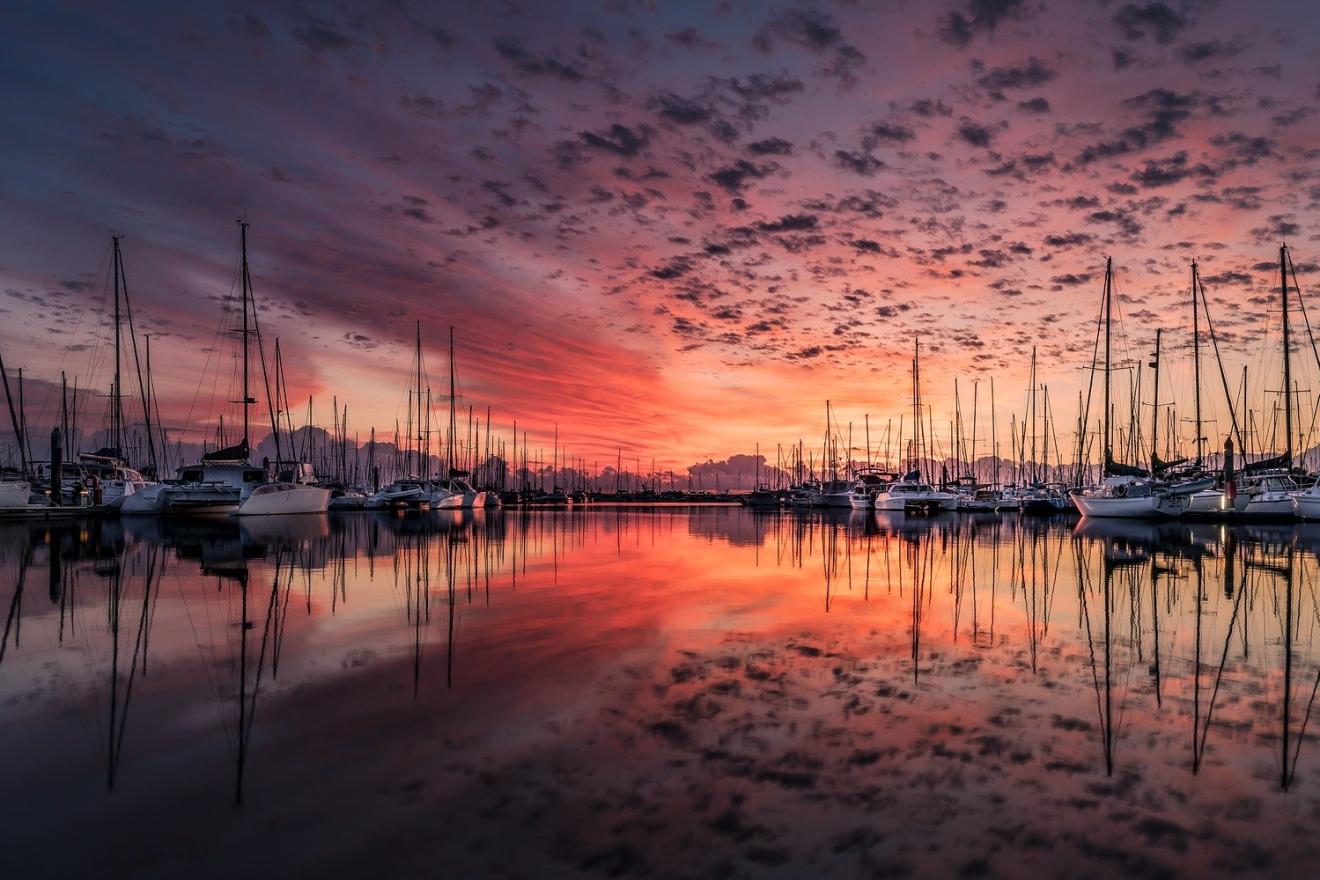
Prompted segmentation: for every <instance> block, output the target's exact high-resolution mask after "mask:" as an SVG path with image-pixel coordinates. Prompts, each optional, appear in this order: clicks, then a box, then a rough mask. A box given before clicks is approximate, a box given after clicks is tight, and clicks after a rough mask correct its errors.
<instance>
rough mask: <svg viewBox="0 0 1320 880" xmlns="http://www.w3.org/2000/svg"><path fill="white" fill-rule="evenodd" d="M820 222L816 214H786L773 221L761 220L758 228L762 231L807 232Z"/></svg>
mask: <svg viewBox="0 0 1320 880" xmlns="http://www.w3.org/2000/svg"><path fill="white" fill-rule="evenodd" d="M819 223H820V220H819V218H817V217H816V215H814V214H785V215H784V216H783V217H780V218H779V219H778V220H775V221H773V222H764V221H762V222H760V223H757V224H756V228H757V229H759V230H760V231H762V232H805V231H807V230H809V229H815V228H816V227H817V226H818V225H819Z"/></svg>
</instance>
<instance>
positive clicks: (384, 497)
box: [362, 321, 433, 510]
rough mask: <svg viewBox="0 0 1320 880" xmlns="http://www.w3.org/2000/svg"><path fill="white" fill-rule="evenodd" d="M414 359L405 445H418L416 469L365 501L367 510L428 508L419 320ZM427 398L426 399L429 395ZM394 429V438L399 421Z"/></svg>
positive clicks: (407, 453)
mask: <svg viewBox="0 0 1320 880" xmlns="http://www.w3.org/2000/svg"><path fill="white" fill-rule="evenodd" d="M413 358H414V360H413V364H414V367H415V368H416V382H417V385H416V388H414V389H411V390H409V392H408V395H409V398H410V402H409V404H408V437H409V440H408V442H409V444H411V443H413V442H414V441H415V442H416V443H417V449H416V450H415V452H416V457H415V459H414V460H415V461H416V463H417V467H416V469H415V470H414V472H413V473H411V474H408V475H406V476H403V477H399V478H398V479H396V480H394V481H393V482H391V483H389V484H387V485H385V486H382V487H380V488H378V489H377V490H376V491H375V492H374V493H373V494H372V495H371V496H370V497H368V498H367V500H366V502H365V503H364V504H363V505H362V506H363V507H365V508H367V509H368V510H385V509H392V508H404V507H416V508H420V507H423V506H425V507H427V508H429V507H430V506H431V493H432V491H433V487H432V486H431V483H430V481H429V480H428V479H427V478H426V472H427V470H428V466H429V465H428V461H427V459H428V458H429V450H430V441H429V440H426V449H423V439H424V438H427V437H429V436H430V414H429V406H428V408H427V409H428V414H427V423H426V424H425V425H424V424H423V423H422V400H423V399H424V398H423V396H422V322H421V321H418V322H417V337H416V344H415V347H414V354H413ZM413 399H415V400H416V401H417V406H416V409H415V410H414V408H413V405H412V403H411V400H413ZM426 399H429V392H428V395H427V398H426ZM414 412H416V413H417V433H416V434H414V433H413V430H412V427H413V425H412V419H413V413H414ZM394 427H395V434H396V435H397V433H398V422H395V425H394ZM396 443H397V436H396ZM413 451H414V450H412V449H411V447H410V448H409V449H401V450H399V454H400V455H402V456H403V458H404V461H405V463H406V461H407V459H408V457H409V456H410V454H411V453H412V452H413Z"/></svg>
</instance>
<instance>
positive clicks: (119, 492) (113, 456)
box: [71, 235, 155, 510]
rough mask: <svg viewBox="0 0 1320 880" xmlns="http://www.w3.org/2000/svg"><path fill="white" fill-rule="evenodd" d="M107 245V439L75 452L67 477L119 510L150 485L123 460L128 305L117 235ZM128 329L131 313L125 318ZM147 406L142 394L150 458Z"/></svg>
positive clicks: (148, 413) (149, 414)
mask: <svg viewBox="0 0 1320 880" xmlns="http://www.w3.org/2000/svg"><path fill="white" fill-rule="evenodd" d="M110 242H111V247H110V249H111V268H110V272H111V274H112V275H113V276H114V297H115V301H114V312H113V314H114V359H115V367H114V380H113V385H112V386H111V388H110V432H109V436H108V437H107V441H108V442H107V444H106V445H105V446H103V447H102V448H100V449H98V450H97V451H95V452H80V453H78V460H77V462H76V463H74V467H73V468H72V469H71V470H72V471H73V474H72V475H71V478H72V479H74V480H76V481H78V482H81V483H82V484H84V485H93V486H95V489H96V491H98V492H99V493H100V496H101V503H102V504H103V505H105V506H106V507H108V508H110V509H112V510H114V509H118V508H120V507H121V506H122V505H123V503H124V501H125V499H127V498H128V497H130V496H132V495H133V494H134V493H136V492H139V491H141V490H143V489H145V488H146V487H147V486H148V485H151V483H150V482H149V481H148V480H146V479H145V478H144V477H143V476H142V474H141V473H140V472H138V471H137V470H135V469H133V468H131V467H129V466H128V462H127V460H125V458H124V386H123V372H122V364H123V320H124V319H123V312H124V311H126V310H127V306H128V281H127V278H126V277H125V275H124V263H123V253H122V252H121V250H120V247H119V236H118V235H112V236H111V237H110ZM129 326H130V327H132V316H131V313H130V315H129ZM134 339H135V341H134V344H133V350H134V353H135V354H136V351H137V343H136V337H134ZM135 360H136V358H135ZM141 378H142V375H141V368H140V365H139V370H138V379H139V385H140V384H141V381H140V380H141ZM149 406H150V404H149V402H148V401H146V399H145V395H144V400H143V407H144V410H143V411H144V412H145V413H146V416H147V420H146V424H147V441H148V444H149V445H150V446H151V449H152V456H153V458H154V453H155V441H154V438H153V435H152V432H151V411H150V408H149ZM79 472H81V473H79Z"/></svg>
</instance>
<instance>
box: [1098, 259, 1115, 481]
mask: <svg viewBox="0 0 1320 880" xmlns="http://www.w3.org/2000/svg"><path fill="white" fill-rule="evenodd" d="M1113 301H1114V258H1113V257H1106V258H1105V409H1104V412H1103V413H1102V414H1101V416H1100V419H1101V422H1100V424H1101V426H1102V430H1101V435H1102V436H1103V437H1104V461H1103V462H1102V463H1101V471H1100V473H1101V476H1103V475H1104V474H1105V472H1106V471H1107V470H1108V468H1109V460H1110V458H1112V457H1113V447H1112V445H1111V444H1110V442H1109V433H1110V430H1111V426H1110V424H1109V369H1110V365H1109V345H1110V336H1111V333H1112V325H1111V324H1112V318H1113V314H1114V313H1113V308H1114V302H1113Z"/></svg>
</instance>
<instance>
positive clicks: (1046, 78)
mask: <svg viewBox="0 0 1320 880" xmlns="http://www.w3.org/2000/svg"><path fill="white" fill-rule="evenodd" d="M1058 75H1059V74H1058V71H1056V70H1054V69H1053V68H1050V67H1046V66H1045V63H1044V62H1043V61H1041V60H1040V59H1039V58H1036V57H1034V56H1033V57H1031V58H1028V59H1027V60H1026V61H1024V62H1022V63H1021V64H1009V65H1005V66H1003V67H992V68H990V69H989V70H987V71H986V72H985V73H983V74H981V76H979V77H977V79H976V82H977V84H978V85H980V86H981V88H983V89H985V90H986V91H988V92H990V93H991V94H992V95H998V96H999V97H1000V98H1002V97H1003V92H1005V91H1006V90H1008V89H1035V88H1039V87H1041V86H1043V85H1045V84H1046V83H1049V82H1052V81H1053V80H1054V79H1055V77H1057V76H1058Z"/></svg>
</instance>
